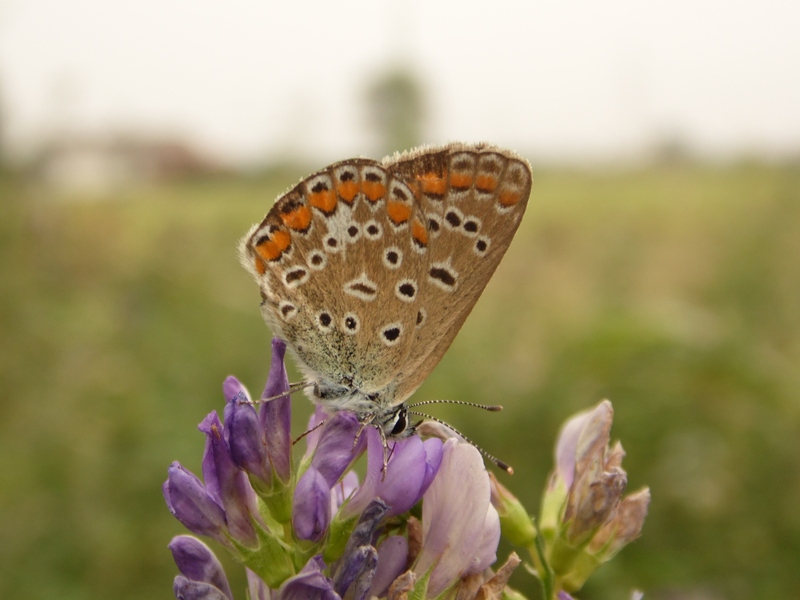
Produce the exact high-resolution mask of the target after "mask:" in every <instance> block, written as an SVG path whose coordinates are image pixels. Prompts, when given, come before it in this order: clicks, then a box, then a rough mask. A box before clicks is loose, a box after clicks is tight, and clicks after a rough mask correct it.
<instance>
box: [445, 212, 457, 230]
mask: <svg viewBox="0 0 800 600" xmlns="http://www.w3.org/2000/svg"><path fill="white" fill-rule="evenodd" d="M444 218H445V219H447V222H448V223H450V225H452V226H453V227H458V226H459V225H461V217H459V216H458V215H457V214H456V213H454V212H453V211H450V212H448V213H447V214H446V215H445V216H444Z"/></svg>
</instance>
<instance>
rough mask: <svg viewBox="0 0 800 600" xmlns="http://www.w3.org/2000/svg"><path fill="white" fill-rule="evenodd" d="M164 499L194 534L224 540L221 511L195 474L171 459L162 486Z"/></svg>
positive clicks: (224, 520)
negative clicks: (171, 461)
mask: <svg viewBox="0 0 800 600" xmlns="http://www.w3.org/2000/svg"><path fill="white" fill-rule="evenodd" d="M162 491H163V493H164V500H166V502H167V507H168V508H169V511H170V512H171V513H172V515H173V516H174V517H175V518H176V519H178V520H179V521H180V522H181V523H183V525H184V526H185V527H186V528H187V529H189V531H193V532H194V533H196V534H198V535H207V536H210V537H213V538H215V539H216V540H219V541H220V542H222V543H224V544H227V543H228V541H227V539H226V538H225V535H224V532H225V531H227V521H226V519H225V511H224V510H223V509H222V507H221V506H220V505H219V504H218V503H217V502H216V501H215V500H214V498H213V497H212V496H211V494H209V492H208V490H207V489H206V486H205V485H203V482H202V481H200V479H198V478H197V476H196V475H194V474H193V473H191V472H190V471H187V470H186V469H184V468H183V467H182V466H181V465H180V463H178V462H174V463H172V465H171V466H170V468H169V469H168V470H167V480H166V481H165V482H164V485H163V486H162Z"/></svg>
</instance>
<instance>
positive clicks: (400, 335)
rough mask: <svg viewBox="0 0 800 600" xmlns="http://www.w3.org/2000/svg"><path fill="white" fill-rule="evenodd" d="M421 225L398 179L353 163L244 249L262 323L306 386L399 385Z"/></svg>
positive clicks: (420, 260)
mask: <svg viewBox="0 0 800 600" xmlns="http://www.w3.org/2000/svg"><path fill="white" fill-rule="evenodd" d="M424 223H425V221H424V218H423V214H422V211H421V209H420V207H419V206H418V204H417V203H416V201H415V198H414V195H413V192H412V191H411V189H410V188H409V187H408V186H407V184H406V183H405V182H404V180H403V179H402V178H401V177H398V176H396V175H393V174H392V173H390V172H389V171H387V170H386V169H385V168H384V167H382V166H381V165H380V164H379V163H377V162H375V161H372V160H367V159H352V160H347V161H342V162H339V163H336V164H333V165H331V166H329V167H328V168H326V169H323V170H322V171H320V172H318V173H315V174H314V175H311V176H309V177H307V178H305V179H304V180H303V181H301V182H300V183H299V184H298V185H297V186H296V187H294V188H293V189H291V190H289V191H288V192H287V193H286V194H284V195H283V196H281V197H280V198H279V199H278V200H277V202H276V203H275V205H274V206H273V208H272V209H271V210H270V211H269V213H268V214H267V216H266V217H265V218H264V220H263V221H262V222H261V223H260V224H257V225H255V226H254V227H253V228H252V229H251V231H250V232H249V233H248V234H247V236H245V238H244V239H243V240H242V244H241V249H240V254H241V259H242V263H243V264H244V266H245V268H247V269H248V270H249V271H250V272H251V273H252V274H253V275H254V277H255V278H256V280H257V281H258V283H259V285H260V287H261V293H262V297H263V303H262V312H263V314H264V318H265V320H266V321H267V323H268V324H269V325H270V327H271V328H272V330H273V332H274V333H275V334H276V335H278V336H280V337H282V338H283V339H285V340H286V341H287V342H288V344H289V348H290V349H291V350H292V351H293V353H294V354H295V356H296V358H297V359H298V362H299V363H300V366H301V368H303V370H304V372H305V373H306V375H307V377H308V378H309V380H311V381H318V380H319V379H320V378H322V379H324V380H327V381H328V382H331V383H333V384H336V385H341V386H344V387H348V388H353V389H358V390H360V391H362V392H365V393H369V392H372V391H378V390H381V389H384V388H385V387H386V386H388V385H389V384H391V383H392V382H393V381H395V380H396V379H397V376H398V372H399V370H400V368H401V366H402V365H403V364H405V363H406V362H407V357H408V354H409V352H410V350H411V348H412V345H413V340H414V333H415V325H416V319H417V313H418V310H417V304H418V303H419V297H420V292H421V287H422V285H423V284H422V280H423V277H424V272H425V265H426V263H427V261H426V247H425V245H424V244H421V243H420V239H417V238H420V236H423V237H425V236H424V235H423V234H425V233H426V230H425V226H424ZM415 236H416V237H415ZM423 241H426V240H423ZM342 408H346V406H342Z"/></svg>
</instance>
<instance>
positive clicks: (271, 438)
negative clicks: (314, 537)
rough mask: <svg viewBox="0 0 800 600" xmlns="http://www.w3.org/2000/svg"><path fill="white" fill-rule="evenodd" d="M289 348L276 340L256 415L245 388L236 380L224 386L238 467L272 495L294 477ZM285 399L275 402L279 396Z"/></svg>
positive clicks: (227, 428) (227, 424)
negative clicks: (287, 364)
mask: <svg viewBox="0 0 800 600" xmlns="http://www.w3.org/2000/svg"><path fill="white" fill-rule="evenodd" d="M285 352H286V344H285V343H284V342H283V341H281V340H279V339H277V338H275V339H273V340H272V364H271V366H270V372H269V377H268V378H267V384H266V386H265V388H264V393H263V394H262V395H261V398H262V400H263V399H266V398H274V399H273V400H270V401H268V402H263V403H262V404H261V409H260V411H259V413H258V414H256V411H255V408H254V407H253V405H252V402H251V401H250V395H249V394H248V393H247V390H246V389H245V387H244V386H243V385H242V384H241V383H239V381H238V380H237V379H236V378H235V377H228V378H227V379H226V380H225V383H224V384H223V392H224V394H225V400H226V406H225V440H226V442H227V443H228V444H229V446H230V453H231V457H232V458H233V461H234V463H235V464H236V466H238V467H239V468H241V469H244V470H245V471H247V473H248V475H249V476H250V478H251V481H253V484H254V485H255V487H256V489H257V490H258V491H259V492H260V493H262V494H269V493H270V492H271V491H272V489H273V486H274V484H275V482H274V481H273V474H275V475H276V476H277V478H278V480H279V481H280V482H281V483H283V484H287V483H288V482H289V480H290V479H291V474H292V460H291V459H292V455H291V452H292V437H291V427H290V426H291V400H290V398H289V394H288V391H289V380H288V378H287V375H286V368H285V367H284V364H283V358H284V354H285ZM283 393H285V394H286V395H285V396H282V397H280V398H275V396H278V395H279V394H283Z"/></svg>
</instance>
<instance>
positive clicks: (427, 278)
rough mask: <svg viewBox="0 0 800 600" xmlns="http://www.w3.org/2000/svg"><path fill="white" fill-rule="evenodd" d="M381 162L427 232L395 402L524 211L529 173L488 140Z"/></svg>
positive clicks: (477, 287)
mask: <svg viewBox="0 0 800 600" xmlns="http://www.w3.org/2000/svg"><path fill="white" fill-rule="evenodd" d="M383 164H384V166H385V167H386V168H387V169H388V170H389V171H390V172H392V173H395V174H397V175H398V176H400V177H402V178H403V179H405V180H406V181H407V182H408V183H409V186H410V187H411V189H412V190H413V191H414V193H415V197H416V198H417V201H418V203H419V205H420V207H421V208H422V211H423V213H424V216H425V219H426V225H427V228H428V233H429V238H430V241H429V247H428V253H427V264H426V267H425V273H424V277H423V279H422V281H423V284H422V288H421V290H420V291H421V298H422V301H421V304H420V310H421V314H423V315H424V320H423V321H422V322H420V323H418V325H417V329H416V333H415V339H414V344H413V347H412V348H411V351H410V353H409V355H408V357H407V359H406V362H405V364H404V365H403V367H402V371H401V373H400V374H399V376H398V381H397V396H396V398H395V400H396V401H398V402H399V401H402V400H404V399H405V398H407V397H408V396H409V395H411V394H412V393H413V392H414V390H416V389H417V388H418V387H419V386H420V385H421V384H422V382H423V381H424V380H425V379H426V378H427V376H428V375H429V374H430V372H431V371H432V370H433V368H434V367H435V366H436V365H437V364H438V362H439V361H440V360H441V358H442V356H443V355H444V353H445V352H446V351H447V349H448V348H449V347H450V344H451V343H452V341H453V339H454V338H455V336H456V334H457V333H458V331H459V329H460V328H461V326H462V324H463V323H464V320H465V319H466V318H467V316H468V315H469V313H470V311H471V310H472V307H473V306H474V305H475V302H477V300H478V298H479V297H480V295H481V293H482V292H483V289H484V288H485V286H486V284H487V283H488V281H489V279H490V278H491V276H492V274H493V273H494V271H495V269H496V268H497V265H498V264H499V263H500V260H501V259H502V257H503V255H504V254H505V252H506V250H507V249H508V246H509V244H510V243H511V239H512V238H513V236H514V233H515V232H516V230H517V227H518V226H519V223H520V220H521V219H522V215H523V213H524V212H525V208H526V205H527V202H528V196H529V195H530V190H531V183H532V177H531V170H530V166H529V165H528V163H527V161H525V160H524V159H522V158H520V157H518V156H517V155H515V154H513V153H511V152H508V151H506V150H501V149H499V148H495V147H492V146H489V145H464V144H452V145H449V146H446V147H444V148H439V149H422V150H417V151H411V152H409V153H406V154H403V155H400V156H398V157H394V158H391V159H386V160H384V162H383Z"/></svg>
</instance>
